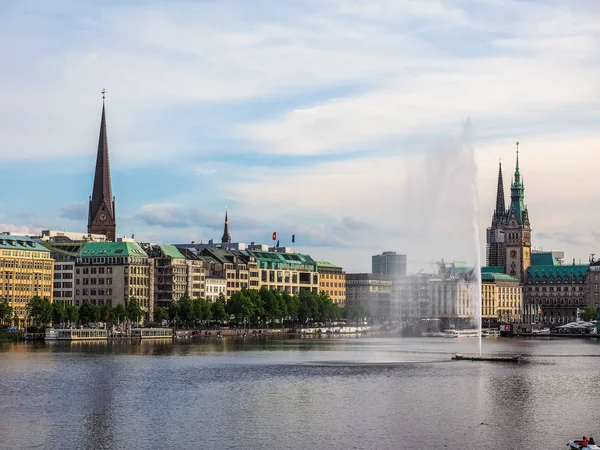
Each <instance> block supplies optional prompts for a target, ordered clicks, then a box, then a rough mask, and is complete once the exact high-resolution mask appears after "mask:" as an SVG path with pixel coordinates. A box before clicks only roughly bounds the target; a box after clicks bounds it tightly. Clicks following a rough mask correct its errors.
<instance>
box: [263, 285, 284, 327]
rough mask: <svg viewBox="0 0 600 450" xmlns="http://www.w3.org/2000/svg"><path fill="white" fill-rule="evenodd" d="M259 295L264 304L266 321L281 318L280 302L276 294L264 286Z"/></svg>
mask: <svg viewBox="0 0 600 450" xmlns="http://www.w3.org/2000/svg"><path fill="white" fill-rule="evenodd" d="M275 292H279V291H275ZM259 295H260V298H261V300H262V303H263V308H264V318H265V320H270V321H272V320H275V319H279V318H281V309H280V302H279V299H278V298H277V297H276V296H275V293H274V292H273V291H270V290H268V289H267V288H266V287H264V286H263V287H262V288H261V289H260V291H259Z"/></svg>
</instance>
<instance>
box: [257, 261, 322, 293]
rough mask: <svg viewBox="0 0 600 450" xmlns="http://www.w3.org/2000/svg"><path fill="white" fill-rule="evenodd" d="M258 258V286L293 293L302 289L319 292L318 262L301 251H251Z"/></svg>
mask: <svg viewBox="0 0 600 450" xmlns="http://www.w3.org/2000/svg"><path fill="white" fill-rule="evenodd" d="M250 253H251V254H252V255H254V257H255V259H256V263H257V264H258V267H257V269H258V270H257V275H258V273H259V274H260V277H259V278H258V287H257V289H261V288H262V287H263V286H264V287H266V288H267V289H273V290H278V291H282V292H283V291H285V292H288V293H290V294H292V295H295V294H298V293H299V292H300V290H301V289H305V290H309V291H312V292H315V293H319V272H318V264H317V262H316V261H315V260H314V259H312V258H311V257H310V256H309V255H305V254H301V253H282V252H263V251H251V252H250Z"/></svg>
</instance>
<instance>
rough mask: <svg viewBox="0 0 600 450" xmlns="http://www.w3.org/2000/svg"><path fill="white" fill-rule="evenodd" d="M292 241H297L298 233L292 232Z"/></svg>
mask: <svg viewBox="0 0 600 450" xmlns="http://www.w3.org/2000/svg"><path fill="white" fill-rule="evenodd" d="M292 242H296V235H295V234H292Z"/></svg>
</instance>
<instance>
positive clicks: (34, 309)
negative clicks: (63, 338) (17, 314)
mask: <svg viewBox="0 0 600 450" xmlns="http://www.w3.org/2000/svg"><path fill="white" fill-rule="evenodd" d="M26 308H27V315H28V316H29V317H30V318H31V319H32V320H33V321H35V322H38V323H40V324H41V325H46V324H47V323H49V322H51V321H52V303H50V300H48V299H47V298H45V297H44V298H41V297H39V296H37V295H36V296H35V297H32V298H31V300H29V302H28V303H27V307H26Z"/></svg>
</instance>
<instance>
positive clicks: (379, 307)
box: [346, 273, 392, 320]
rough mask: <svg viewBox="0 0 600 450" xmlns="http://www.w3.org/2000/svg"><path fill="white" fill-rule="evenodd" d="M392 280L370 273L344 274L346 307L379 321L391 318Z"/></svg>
mask: <svg viewBox="0 0 600 450" xmlns="http://www.w3.org/2000/svg"><path fill="white" fill-rule="evenodd" d="M391 296H392V280H391V279H390V277H388V276H386V275H379V274H372V273H348V274H346V307H347V308H349V309H360V310H363V311H364V312H365V313H368V314H369V315H370V316H371V317H376V318H378V319H380V320H385V319H389V318H390V316H391V299H392V297H391Z"/></svg>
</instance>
